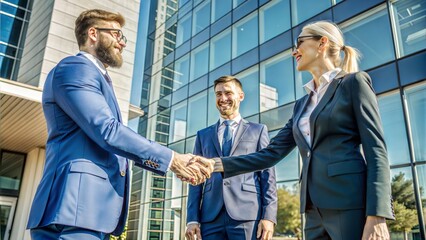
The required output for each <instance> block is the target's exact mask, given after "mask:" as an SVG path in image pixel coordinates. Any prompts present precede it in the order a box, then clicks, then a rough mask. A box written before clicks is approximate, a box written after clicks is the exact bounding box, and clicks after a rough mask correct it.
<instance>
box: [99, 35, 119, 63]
mask: <svg viewBox="0 0 426 240" xmlns="http://www.w3.org/2000/svg"><path fill="white" fill-rule="evenodd" d="M114 45H115V43H114V42H112V41H111V42H109V41H108V40H107V39H106V38H104V37H101V38H100V39H99V42H98V46H97V47H96V49H95V52H96V56H97V57H98V58H99V60H100V61H101V62H102V63H104V64H107V65H108V66H110V67H116V68H119V67H121V65H123V57H122V56H121V52H120V53H118V54H116V53H115V48H114Z"/></svg>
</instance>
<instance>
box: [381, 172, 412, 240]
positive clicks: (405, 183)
mask: <svg viewBox="0 0 426 240" xmlns="http://www.w3.org/2000/svg"><path fill="white" fill-rule="evenodd" d="M391 188H392V198H393V200H394V202H393V207H394V212H395V221H388V226H389V229H390V230H391V231H392V232H403V233H404V239H405V240H406V239H408V232H410V231H411V229H412V228H413V227H414V226H416V225H417V224H418V220H417V212H416V202H415V198H414V188H413V182H412V181H411V180H409V179H407V180H406V179H405V174H404V173H402V172H400V173H399V174H398V175H395V176H394V177H393V178H392V183H391Z"/></svg>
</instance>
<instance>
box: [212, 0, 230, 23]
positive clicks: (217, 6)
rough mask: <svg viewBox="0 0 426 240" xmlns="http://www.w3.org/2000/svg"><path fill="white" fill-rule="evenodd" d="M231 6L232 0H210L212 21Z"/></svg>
mask: <svg viewBox="0 0 426 240" xmlns="http://www.w3.org/2000/svg"><path fill="white" fill-rule="evenodd" d="M231 8H232V1H223V0H212V23H213V22H216V20H218V19H219V18H221V17H223V16H224V15H225V14H227V13H228V12H229V11H231Z"/></svg>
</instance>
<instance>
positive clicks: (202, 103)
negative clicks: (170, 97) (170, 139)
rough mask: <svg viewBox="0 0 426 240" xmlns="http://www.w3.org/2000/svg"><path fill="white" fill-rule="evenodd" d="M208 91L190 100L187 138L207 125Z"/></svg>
mask: <svg viewBox="0 0 426 240" xmlns="http://www.w3.org/2000/svg"><path fill="white" fill-rule="evenodd" d="M206 106H207V91H203V92H201V93H199V94H197V95H195V96H193V97H191V98H189V99H188V128H187V129H186V136H192V135H195V134H196V133H197V131H198V130H200V129H203V128H205V127H206V124H207V108H206Z"/></svg>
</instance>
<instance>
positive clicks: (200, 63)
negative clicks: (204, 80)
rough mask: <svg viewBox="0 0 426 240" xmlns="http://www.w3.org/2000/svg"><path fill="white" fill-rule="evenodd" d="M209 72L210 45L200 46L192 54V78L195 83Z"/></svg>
mask: <svg viewBox="0 0 426 240" xmlns="http://www.w3.org/2000/svg"><path fill="white" fill-rule="evenodd" d="M208 71H209V44H208V42H206V43H205V44H203V45H201V46H199V47H198V48H196V49H195V50H193V51H192V52H191V78H190V81H193V80H195V79H197V78H199V77H201V76H203V75H204V74H206V73H207V72H208Z"/></svg>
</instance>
